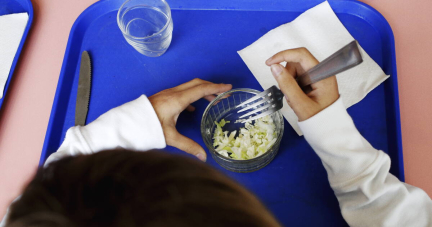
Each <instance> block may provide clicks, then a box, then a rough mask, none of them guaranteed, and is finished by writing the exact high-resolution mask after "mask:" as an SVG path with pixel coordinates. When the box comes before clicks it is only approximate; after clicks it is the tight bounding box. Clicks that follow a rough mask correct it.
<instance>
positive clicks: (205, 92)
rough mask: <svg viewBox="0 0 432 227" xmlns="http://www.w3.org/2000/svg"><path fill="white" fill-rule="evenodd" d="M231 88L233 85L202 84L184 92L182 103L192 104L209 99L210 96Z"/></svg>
mask: <svg viewBox="0 0 432 227" xmlns="http://www.w3.org/2000/svg"><path fill="white" fill-rule="evenodd" d="M231 88H232V85H231V84H213V83H202V84H199V85H197V86H195V87H192V88H189V89H187V90H184V91H183V92H182V93H183V94H182V102H184V103H187V104H190V103H193V102H195V101H197V100H198V99H201V98H203V97H207V98H209V97H208V96H210V95H213V94H218V93H223V92H226V91H229V90H231ZM210 99H211V97H210Z"/></svg>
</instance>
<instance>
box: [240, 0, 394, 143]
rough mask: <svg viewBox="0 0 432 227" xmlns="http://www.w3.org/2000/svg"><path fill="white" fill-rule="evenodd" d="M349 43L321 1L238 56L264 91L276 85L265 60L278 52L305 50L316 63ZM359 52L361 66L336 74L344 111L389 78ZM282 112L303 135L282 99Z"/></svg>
mask: <svg viewBox="0 0 432 227" xmlns="http://www.w3.org/2000/svg"><path fill="white" fill-rule="evenodd" d="M352 40H354V38H353V37H352V36H351V35H350V34H349V32H348V31H347V30H346V29H345V27H344V26H343V25H342V23H341V22H340V21H339V19H338V18H337V16H336V14H335V13H334V12H333V10H332V9H331V7H330V5H329V3H328V2H323V3H321V4H319V5H317V6H315V7H313V8H312V9H309V10H308V11H306V12H304V13H303V14H301V15H300V16H298V17H297V18H296V19H295V20H294V21H292V22H290V23H287V24H284V25H281V26H279V27H277V28H275V29H273V30H271V31H269V32H268V33H267V34H265V35H264V36H263V37H261V38H260V39H258V40H257V41H255V42H254V43H253V44H251V45H250V46H248V47H246V48H245V49H243V50H241V51H238V54H239V55H240V57H241V58H242V59H243V61H244V62H245V63H246V65H247V66H248V68H249V69H250V71H251V72H252V73H253V75H254V76H255V78H256V79H257V80H258V82H259V83H260V85H261V86H262V87H263V89H267V88H269V87H271V86H273V85H277V82H276V80H275V79H274V78H273V76H272V74H271V71H270V67H268V66H267V65H266V64H265V61H266V60H267V59H268V58H270V57H271V56H273V55H274V54H276V53H277V52H280V51H282V50H286V49H292V48H298V47H306V48H307V49H308V50H309V51H310V52H311V53H312V54H313V55H314V56H315V57H316V58H317V59H318V61H322V60H324V59H325V58H327V57H328V56H330V55H331V54H333V53H334V52H336V51H337V50H339V49H340V48H342V47H343V46H345V45H346V44H348V43H349V42H351V41H352ZM360 52H361V54H362V57H363V63H361V64H360V65H358V66H356V67H354V68H352V69H350V70H348V71H345V72H343V73H340V74H338V75H336V78H337V81H338V85H339V93H340V94H341V96H343V102H344V105H345V107H346V108H348V107H350V106H352V105H354V104H356V103H358V102H359V101H360V100H362V99H363V98H364V97H365V96H366V95H367V94H368V93H369V92H370V91H371V90H372V89H374V88H375V87H376V86H378V85H379V84H381V83H382V82H383V81H384V80H386V79H387V78H388V77H389V76H387V75H386V74H385V73H384V72H383V71H382V69H381V68H380V67H379V66H378V64H377V63H376V62H375V61H374V60H372V59H371V58H370V57H369V55H368V54H367V53H366V52H365V51H364V50H363V48H361V47H360ZM281 113H282V114H283V115H284V117H285V119H286V120H287V121H288V122H289V123H290V124H291V126H292V127H293V128H294V130H295V131H296V132H297V133H298V134H299V135H302V132H301V130H300V128H299V127H298V124H297V122H298V118H297V116H296V115H295V113H294V111H293V110H292V109H291V108H290V107H289V105H288V104H287V102H286V100H285V99H284V106H283V108H282V109H281Z"/></svg>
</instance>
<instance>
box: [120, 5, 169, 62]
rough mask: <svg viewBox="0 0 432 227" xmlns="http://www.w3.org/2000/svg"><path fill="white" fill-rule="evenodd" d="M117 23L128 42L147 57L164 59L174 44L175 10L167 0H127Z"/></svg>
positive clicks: (121, 8)
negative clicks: (173, 15) (163, 55)
mask: <svg viewBox="0 0 432 227" xmlns="http://www.w3.org/2000/svg"><path fill="white" fill-rule="evenodd" d="M117 24H118V26H119V28H120V30H121V32H122V33H123V36H124V37H125V39H126V41H127V42H128V43H129V44H130V45H131V46H132V47H133V48H135V50H137V51H138V52H140V53H141V54H144V55H146V56H149V57H158V56H161V55H162V54H163V53H165V51H166V50H167V49H168V47H169V45H170V43H171V39H172V30H173V22H172V19H171V9H170V7H169V5H168V3H166V2H165V1H164V0H127V1H125V2H124V3H123V5H122V6H121V7H120V9H119V11H118V13H117Z"/></svg>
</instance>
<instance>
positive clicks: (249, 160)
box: [200, 88, 284, 163]
mask: <svg viewBox="0 0 432 227" xmlns="http://www.w3.org/2000/svg"><path fill="white" fill-rule="evenodd" d="M239 91H240V92H247V93H252V94H258V93H260V91H258V90H255V89H251V88H236V89H232V90H229V91H226V92H224V93H222V94H220V95H218V96H217V97H216V98H215V99H214V100H213V101H211V102H210V103H209V104H208V105H207V107H206V109H205V110H204V114H203V116H202V118H201V127H200V129H201V137H203V140H204V143H205V145H206V146H207V149H208V150H209V151H210V152H211V153H212V154H215V155H216V156H218V157H219V158H221V159H222V160H224V161H228V162H234V163H246V162H254V161H255V160H258V159H261V158H264V157H266V156H268V155H270V153H271V152H268V151H270V150H272V149H273V148H274V147H275V146H276V145H278V144H280V142H281V141H282V136H283V132H284V117H283V116H282V114H281V113H280V111H276V112H275V114H277V115H278V116H279V117H280V118H281V123H282V124H281V129H280V130H279V131H280V133H279V134H278V137H277V140H276V142H274V143H273V145H272V146H271V147H270V148H269V149H268V150H267V151H266V152H265V153H264V154H262V155H261V156H258V157H255V158H251V159H246V160H237V159H232V158H227V157H225V156H223V155H221V154H219V153H218V152H217V151H216V150H215V149H214V147H213V146H212V145H211V144H210V145H209V144H208V143H207V141H206V140H205V139H204V136H205V129H204V127H205V122H204V118H205V117H207V115H208V114H209V112H210V111H209V110H210V108H211V107H212V106H213V104H214V103H215V102H217V101H219V100H221V99H222V97H224V96H226V95H229V94H231V93H234V92H239ZM209 147H210V148H209Z"/></svg>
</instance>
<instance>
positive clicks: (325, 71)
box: [236, 40, 363, 122]
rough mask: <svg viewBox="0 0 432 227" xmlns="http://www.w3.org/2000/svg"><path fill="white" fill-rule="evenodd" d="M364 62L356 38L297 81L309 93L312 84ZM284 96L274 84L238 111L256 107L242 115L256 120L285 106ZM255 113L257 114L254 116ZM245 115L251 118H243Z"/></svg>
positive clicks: (249, 100) (242, 105) (243, 103)
mask: <svg viewBox="0 0 432 227" xmlns="http://www.w3.org/2000/svg"><path fill="white" fill-rule="evenodd" d="M362 62H363V59H362V57H361V54H360V51H359V49H358V47H357V41H355V40H354V41H352V42H350V43H349V44H348V45H346V46H344V47H342V48H341V49H340V50H338V51H336V52H335V53H334V54H332V55H330V57H328V58H326V59H325V60H324V61H322V62H321V63H319V64H318V65H316V66H315V67H313V68H311V69H309V70H308V71H307V72H305V73H304V74H302V75H300V76H298V77H297V79H296V81H297V83H298V84H299V85H300V87H301V88H302V90H303V91H304V92H305V93H306V94H307V93H309V92H311V91H312V87H311V84H313V83H316V82H318V81H320V80H323V79H326V78H329V77H331V76H333V75H335V74H337V73H341V72H343V71H346V70H348V69H350V68H352V67H354V66H356V65H358V64H360V63H362ZM283 97H284V95H283V93H282V92H281V91H280V90H279V89H278V88H277V87H276V86H272V87H270V88H269V89H267V90H265V91H263V92H261V93H259V94H257V95H255V96H254V97H252V98H250V99H248V100H246V101H244V102H242V103H240V104H239V105H237V106H236V108H240V107H242V109H241V110H239V111H238V112H237V113H241V112H244V111H246V110H251V109H254V110H253V111H250V112H248V113H246V114H244V115H242V116H240V119H241V120H243V121H241V122H245V121H252V120H256V119H258V118H261V117H265V116H267V115H270V114H272V113H274V112H276V111H278V110H280V109H281V108H282V106H283V102H282V101H283ZM254 114H256V115H255V116H253V117H252V115H254ZM245 117H249V118H248V119H242V118H245Z"/></svg>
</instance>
